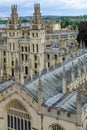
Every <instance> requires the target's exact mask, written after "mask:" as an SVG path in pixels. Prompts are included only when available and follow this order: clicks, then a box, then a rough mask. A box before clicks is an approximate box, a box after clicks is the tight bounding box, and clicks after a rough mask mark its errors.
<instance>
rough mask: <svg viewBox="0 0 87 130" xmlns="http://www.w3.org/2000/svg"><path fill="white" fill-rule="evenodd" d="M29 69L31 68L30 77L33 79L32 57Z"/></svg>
mask: <svg viewBox="0 0 87 130" xmlns="http://www.w3.org/2000/svg"><path fill="white" fill-rule="evenodd" d="M29 70H30V77H31V80H32V79H33V76H32V61H31V58H30V60H29Z"/></svg>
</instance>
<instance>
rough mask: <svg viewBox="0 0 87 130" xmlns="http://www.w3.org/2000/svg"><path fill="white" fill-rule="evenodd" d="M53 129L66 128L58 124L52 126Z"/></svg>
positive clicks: (60, 129)
mask: <svg viewBox="0 0 87 130" xmlns="http://www.w3.org/2000/svg"><path fill="white" fill-rule="evenodd" d="M51 130H64V128H63V127H61V126H60V125H57V124H56V125H53V126H52V127H51Z"/></svg>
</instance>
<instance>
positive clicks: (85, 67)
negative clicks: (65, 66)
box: [83, 56, 86, 73]
mask: <svg viewBox="0 0 87 130" xmlns="http://www.w3.org/2000/svg"><path fill="white" fill-rule="evenodd" d="M83 64H84V73H86V57H85V56H84V63H83Z"/></svg>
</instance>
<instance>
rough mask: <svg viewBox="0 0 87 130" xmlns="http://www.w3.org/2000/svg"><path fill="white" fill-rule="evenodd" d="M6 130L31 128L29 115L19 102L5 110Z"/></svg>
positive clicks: (28, 129)
mask: <svg viewBox="0 0 87 130" xmlns="http://www.w3.org/2000/svg"><path fill="white" fill-rule="evenodd" d="M7 130H31V120H30V116H29V114H28V112H27V110H26V109H25V108H24V107H23V106H22V104H20V103H19V102H15V103H13V104H12V105H11V106H10V108H9V109H8V110H7Z"/></svg>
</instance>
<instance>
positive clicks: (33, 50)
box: [32, 44, 34, 52]
mask: <svg viewBox="0 0 87 130" xmlns="http://www.w3.org/2000/svg"><path fill="white" fill-rule="evenodd" d="M32 51H33V52H34V44H33V45H32Z"/></svg>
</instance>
